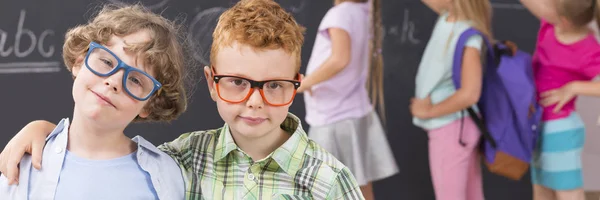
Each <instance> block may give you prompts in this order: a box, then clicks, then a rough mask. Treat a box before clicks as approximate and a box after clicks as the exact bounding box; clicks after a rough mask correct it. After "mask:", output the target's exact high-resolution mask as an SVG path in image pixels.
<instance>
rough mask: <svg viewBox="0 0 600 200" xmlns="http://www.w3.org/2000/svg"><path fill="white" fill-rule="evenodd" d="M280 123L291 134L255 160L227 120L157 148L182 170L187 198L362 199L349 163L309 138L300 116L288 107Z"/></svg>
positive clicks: (235, 199)
mask: <svg viewBox="0 0 600 200" xmlns="http://www.w3.org/2000/svg"><path fill="white" fill-rule="evenodd" d="M281 128H282V129H283V130H285V131H286V132H288V133H293V134H292V135H291V137H290V138H289V139H288V140H287V141H286V142H285V143H284V144H283V145H282V146H281V147H279V148H277V149H276V150H275V151H274V152H273V153H271V154H270V155H269V156H267V157H266V158H265V159H262V160H260V161H256V162H254V161H252V158H251V157H250V156H248V155H247V154H246V153H244V152H243V151H242V150H241V149H239V147H238V146H237V145H236V144H235V142H234V141H233V138H232V136H231V134H230V132H229V126H227V124H226V125H225V126H224V127H222V128H220V129H215V130H207V131H195V132H191V133H185V134H183V135H181V136H180V137H179V138H177V139H176V140H175V141H172V142H169V143H165V144H163V145H161V146H159V149H161V150H162V151H164V152H166V153H167V154H169V155H171V156H172V157H173V158H174V159H175V160H176V161H177V162H178V163H179V165H180V167H181V169H182V170H183V172H184V176H185V178H186V188H187V189H186V198H187V199H234V200H238V199H364V197H363V196H362V193H361V192H360V188H359V186H358V184H357V183H356V180H355V179H354V176H353V175H352V174H351V173H350V171H349V170H348V168H347V167H346V166H344V165H343V164H342V163H341V162H340V161H338V160H337V159H336V158H335V157H333V155H331V154H329V153H328V152H327V151H325V150H324V149H323V148H321V147H320V146H319V145H317V144H316V143H315V142H314V141H312V140H310V139H309V138H308V136H307V135H306V133H305V132H304V130H302V126H301V125H300V119H298V117H296V116H294V115H293V114H291V113H290V114H289V115H288V117H287V118H286V120H285V121H284V122H283V123H282V124H281ZM256 145H261V144H256Z"/></svg>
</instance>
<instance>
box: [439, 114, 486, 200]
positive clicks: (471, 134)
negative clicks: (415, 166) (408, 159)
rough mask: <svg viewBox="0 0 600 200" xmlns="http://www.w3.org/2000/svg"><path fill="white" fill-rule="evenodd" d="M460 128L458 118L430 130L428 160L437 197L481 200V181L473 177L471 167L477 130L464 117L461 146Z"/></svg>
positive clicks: (454, 199) (475, 154)
mask: <svg viewBox="0 0 600 200" xmlns="http://www.w3.org/2000/svg"><path fill="white" fill-rule="evenodd" d="M460 127H461V120H457V121H455V122H453V123H452V124H449V125H446V126H444V127H442V128H439V129H436V130H432V131H430V132H429V162H430V169H431V178H432V182H433V186H434V190H435V196H436V199H437V200H465V199H467V196H469V199H474V200H481V199H483V194H482V192H478V191H481V190H482V189H481V188H480V187H481V184H480V183H481V182H478V181H475V180H474V179H475V178H477V175H476V174H475V173H477V171H476V170H475V169H474V168H473V165H474V159H473V157H474V156H475V157H476V156H477V149H476V147H477V144H478V140H479V132H478V131H477V127H476V126H475V125H474V124H473V122H472V121H471V120H470V119H468V118H466V119H465V120H464V127H463V130H462V131H463V133H462V140H463V141H464V142H465V143H466V146H462V145H461V144H460V143H459V137H460V136H461V134H460V132H461V128H460ZM470 175H473V176H470ZM480 177H481V175H480V172H479V178H480ZM469 179H473V181H472V184H469V182H470V181H469ZM478 183H479V184H478ZM476 185H477V186H476ZM471 193H472V194H471Z"/></svg>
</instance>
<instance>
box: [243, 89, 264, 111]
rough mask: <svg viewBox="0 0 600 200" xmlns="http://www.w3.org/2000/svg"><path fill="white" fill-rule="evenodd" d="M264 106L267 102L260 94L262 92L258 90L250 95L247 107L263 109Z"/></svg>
mask: <svg viewBox="0 0 600 200" xmlns="http://www.w3.org/2000/svg"><path fill="white" fill-rule="evenodd" d="M264 105H265V102H264V101H263V98H262V96H261V94H260V90H259V89H258V88H256V89H254V90H253V91H252V94H250V97H249V98H248V101H246V106H248V107H250V108H263V106H264Z"/></svg>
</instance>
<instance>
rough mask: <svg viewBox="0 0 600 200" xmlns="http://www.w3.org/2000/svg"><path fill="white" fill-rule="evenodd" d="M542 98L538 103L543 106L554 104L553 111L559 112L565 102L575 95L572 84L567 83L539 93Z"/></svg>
mask: <svg viewBox="0 0 600 200" xmlns="http://www.w3.org/2000/svg"><path fill="white" fill-rule="evenodd" d="M540 97H541V98H542V99H541V100H540V103H541V104H542V105H543V106H550V105H556V106H555V107H554V110H553V112H554V113H557V112H559V111H560V110H561V109H562V108H563V106H565V104H567V103H568V102H569V101H571V99H573V97H575V92H573V84H571V83H569V84H566V85H564V86H562V87H561V88H558V89H554V90H549V91H546V92H544V93H542V94H540Z"/></svg>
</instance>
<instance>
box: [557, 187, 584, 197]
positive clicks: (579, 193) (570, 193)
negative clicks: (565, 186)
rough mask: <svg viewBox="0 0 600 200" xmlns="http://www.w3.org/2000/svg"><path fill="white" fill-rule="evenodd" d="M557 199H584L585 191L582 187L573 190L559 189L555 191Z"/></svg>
mask: <svg viewBox="0 0 600 200" xmlns="http://www.w3.org/2000/svg"><path fill="white" fill-rule="evenodd" d="M556 199H557V200H585V192H583V188H579V189H574V190H559V191H556Z"/></svg>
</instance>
